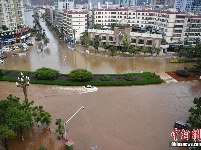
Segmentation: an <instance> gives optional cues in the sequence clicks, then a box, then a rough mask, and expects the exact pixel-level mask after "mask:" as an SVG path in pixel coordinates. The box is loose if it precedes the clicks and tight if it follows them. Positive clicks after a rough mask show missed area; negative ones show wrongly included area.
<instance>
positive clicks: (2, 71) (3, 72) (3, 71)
mask: <svg viewBox="0 0 201 150" xmlns="http://www.w3.org/2000/svg"><path fill="white" fill-rule="evenodd" d="M7 73H8V71H7V70H5V69H0V76H4V75H5V74H7Z"/></svg>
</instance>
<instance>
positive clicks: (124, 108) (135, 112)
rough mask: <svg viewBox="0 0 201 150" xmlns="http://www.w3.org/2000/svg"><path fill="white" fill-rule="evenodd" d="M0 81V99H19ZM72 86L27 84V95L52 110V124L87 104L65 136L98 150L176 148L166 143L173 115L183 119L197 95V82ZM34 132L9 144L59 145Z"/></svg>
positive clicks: (53, 148)
mask: <svg viewBox="0 0 201 150" xmlns="http://www.w3.org/2000/svg"><path fill="white" fill-rule="evenodd" d="M0 84H1V85H2V86H1V87H0V93H1V95H0V98H1V99H3V98H5V97H6V96H7V95H8V94H9V93H13V94H14V95H16V96H19V97H21V98H22V99H23V94H22V92H21V90H20V88H17V87H16V86H15V84H14V83H10V82H0ZM74 88H75V89H76V88H77V91H76V90H72V88H71V87H61V86H48V85H46V86H45V85H30V86H29V90H28V95H29V96H28V97H29V99H30V100H34V101H35V105H42V106H44V109H45V110H46V111H48V112H50V113H51V114H52V123H51V125H50V126H51V128H55V127H56V126H55V120H56V119H57V118H61V119H62V120H63V121H67V120H68V119H69V118H70V117H71V116H72V115H73V114H74V113H75V112H76V111H77V110H78V109H79V108H80V107H81V106H84V107H85V109H84V110H82V111H80V112H79V113H78V114H77V115H76V116H75V117H74V118H73V119H72V120H71V121H70V122H69V123H68V124H67V129H68V132H67V136H68V137H70V138H71V139H72V140H73V141H74V142H75V150H89V149H90V147H92V146H96V145H97V146H98V149H100V150H122V149H126V150H135V149H136V150H150V149H151V150H169V149H177V148H170V147H169V142H170V141H173V138H172V137H171V136H170V133H171V132H172V131H173V124H174V122H175V121H176V120H180V121H184V122H185V121H186V119H187V117H188V115H189V114H188V109H189V108H190V107H191V106H192V105H193V103H192V101H193V99H194V98H195V97H200V96H201V90H200V89H201V82H200V81H192V82H178V83H171V84H165V83H164V84H161V85H147V86H128V87H115V88H114V87H99V89H98V91H96V92H91V93H83V91H82V90H80V88H81V87H74ZM5 89H6V90H5ZM67 91H68V92H67ZM73 91H76V92H73ZM79 91H80V92H79ZM145 92H146V94H143V93H145ZM35 132H36V131H35ZM36 133H37V132H36ZM36 133H35V134H36ZM27 134H29V133H27ZM35 134H34V133H32V134H31V136H32V137H31V138H26V139H25V141H24V142H22V141H17V142H16V141H15V140H13V141H11V143H10V144H11V147H12V148H11V149H17V150H21V149H27V150H30V149H33V150H35V149H36V148H37V147H38V146H39V145H41V144H43V145H45V146H48V150H60V149H62V148H63V147H62V146H63V144H62V142H61V141H59V140H57V139H56V136H55V135H54V134H50V133H49V132H48V131H46V132H45V131H44V133H42V134H40V135H39V136H34V135H35ZM16 145H17V147H19V148H17V147H16ZM25 147H26V148H25Z"/></svg>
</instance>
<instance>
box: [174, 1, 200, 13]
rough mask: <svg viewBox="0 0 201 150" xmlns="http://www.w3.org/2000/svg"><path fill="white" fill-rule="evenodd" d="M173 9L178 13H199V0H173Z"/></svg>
mask: <svg viewBox="0 0 201 150" xmlns="http://www.w3.org/2000/svg"><path fill="white" fill-rule="evenodd" d="M174 8H175V9H177V10H179V11H186V12H190V11H197V12H200V11H201V1H200V0H175V4H174Z"/></svg>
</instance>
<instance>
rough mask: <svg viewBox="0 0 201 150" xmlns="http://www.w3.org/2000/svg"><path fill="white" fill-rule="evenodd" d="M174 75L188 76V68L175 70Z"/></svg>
mask: <svg viewBox="0 0 201 150" xmlns="http://www.w3.org/2000/svg"><path fill="white" fill-rule="evenodd" d="M176 75H178V76H180V77H189V76H190V73H189V72H188V70H177V71H176Z"/></svg>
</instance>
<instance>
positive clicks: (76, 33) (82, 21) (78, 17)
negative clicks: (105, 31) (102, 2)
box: [63, 10, 87, 42]
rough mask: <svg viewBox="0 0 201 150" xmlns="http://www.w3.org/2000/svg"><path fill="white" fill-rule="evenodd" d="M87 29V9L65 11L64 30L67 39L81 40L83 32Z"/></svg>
mask: <svg viewBox="0 0 201 150" xmlns="http://www.w3.org/2000/svg"><path fill="white" fill-rule="evenodd" d="M86 31H87V12H86V11H66V10H65V11H64V12H63V32H64V36H65V40H69V39H71V40H72V41H73V42H74V40H75V42H76V41H79V40H80V36H81V34H82V33H83V32H86Z"/></svg>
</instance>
